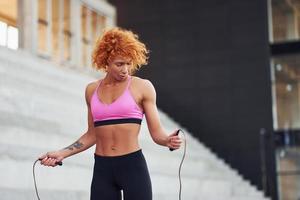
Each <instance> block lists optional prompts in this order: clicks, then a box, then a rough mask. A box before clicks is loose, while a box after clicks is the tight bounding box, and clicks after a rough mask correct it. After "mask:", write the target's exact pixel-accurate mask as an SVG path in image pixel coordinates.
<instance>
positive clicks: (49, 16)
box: [46, 0, 52, 57]
mask: <svg viewBox="0 0 300 200" xmlns="http://www.w3.org/2000/svg"><path fill="white" fill-rule="evenodd" d="M46 5H47V6H46V7H47V11H46V12H47V15H46V20H47V22H48V26H47V37H46V48H47V50H46V52H47V55H48V56H50V57H52V0H47V3H46Z"/></svg>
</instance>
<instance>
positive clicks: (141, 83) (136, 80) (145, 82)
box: [132, 76, 153, 87]
mask: <svg viewBox="0 0 300 200" xmlns="http://www.w3.org/2000/svg"><path fill="white" fill-rule="evenodd" d="M132 82H133V84H136V85H139V86H141V87H153V84H152V83H151V81H150V80H148V79H143V78H140V77H137V76H132Z"/></svg>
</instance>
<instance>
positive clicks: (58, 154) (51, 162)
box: [40, 84, 96, 166]
mask: <svg viewBox="0 0 300 200" xmlns="http://www.w3.org/2000/svg"><path fill="white" fill-rule="evenodd" d="M90 94H92V91H91V84H89V85H88V86H87V87H86V90H85V100H86V104H87V110H88V128H87V131H86V132H85V133H84V134H83V135H82V136H81V137H80V138H79V139H78V140H77V141H76V142H74V143H73V144H71V145H69V146H68V147H65V148H63V149H61V150H58V151H53V152H48V153H47V154H45V155H43V156H41V157H40V159H42V161H41V164H43V165H46V166H56V164H55V163H56V162H60V161H62V160H63V159H64V158H67V157H69V156H72V155H74V154H77V153H80V152H82V151H84V150H86V149H88V148H90V147H91V146H93V145H94V144H95V143H96V136H95V130H94V124H93V120H92V113H91V109H90V102H89V100H90Z"/></svg>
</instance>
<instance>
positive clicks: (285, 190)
mask: <svg viewBox="0 0 300 200" xmlns="http://www.w3.org/2000/svg"><path fill="white" fill-rule="evenodd" d="M299 156H300V149H299V147H290V148H280V149H277V151H276V160H277V172H278V188H279V196H280V199H284V200H293V199H299V198H300V174H299V170H300V159H299V158H300V157H299Z"/></svg>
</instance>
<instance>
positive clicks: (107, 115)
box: [90, 76, 144, 127]
mask: <svg viewBox="0 0 300 200" xmlns="http://www.w3.org/2000/svg"><path fill="white" fill-rule="evenodd" d="M131 79H132V77H131V76H129V80H128V84H127V86H126V89H125V91H124V92H123V93H122V95H121V96H119V97H118V98H117V99H116V100H115V101H114V102H112V103H111V104H105V103H103V102H101V100H100V98H99V97H98V88H99V86H100V84H101V82H102V80H101V81H99V84H98V86H97V88H96V89H95V91H94V93H93V95H92V98H91V103H90V105H91V112H92V116H93V120H94V127H97V126H104V125H111V124H124V123H136V124H141V122H142V119H143V115H144V112H143V111H142V110H141V109H140V107H139V106H138V105H137V103H136V102H135V100H134V98H133V97H132V94H131V92H130V91H129V85H130V82H131Z"/></svg>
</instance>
